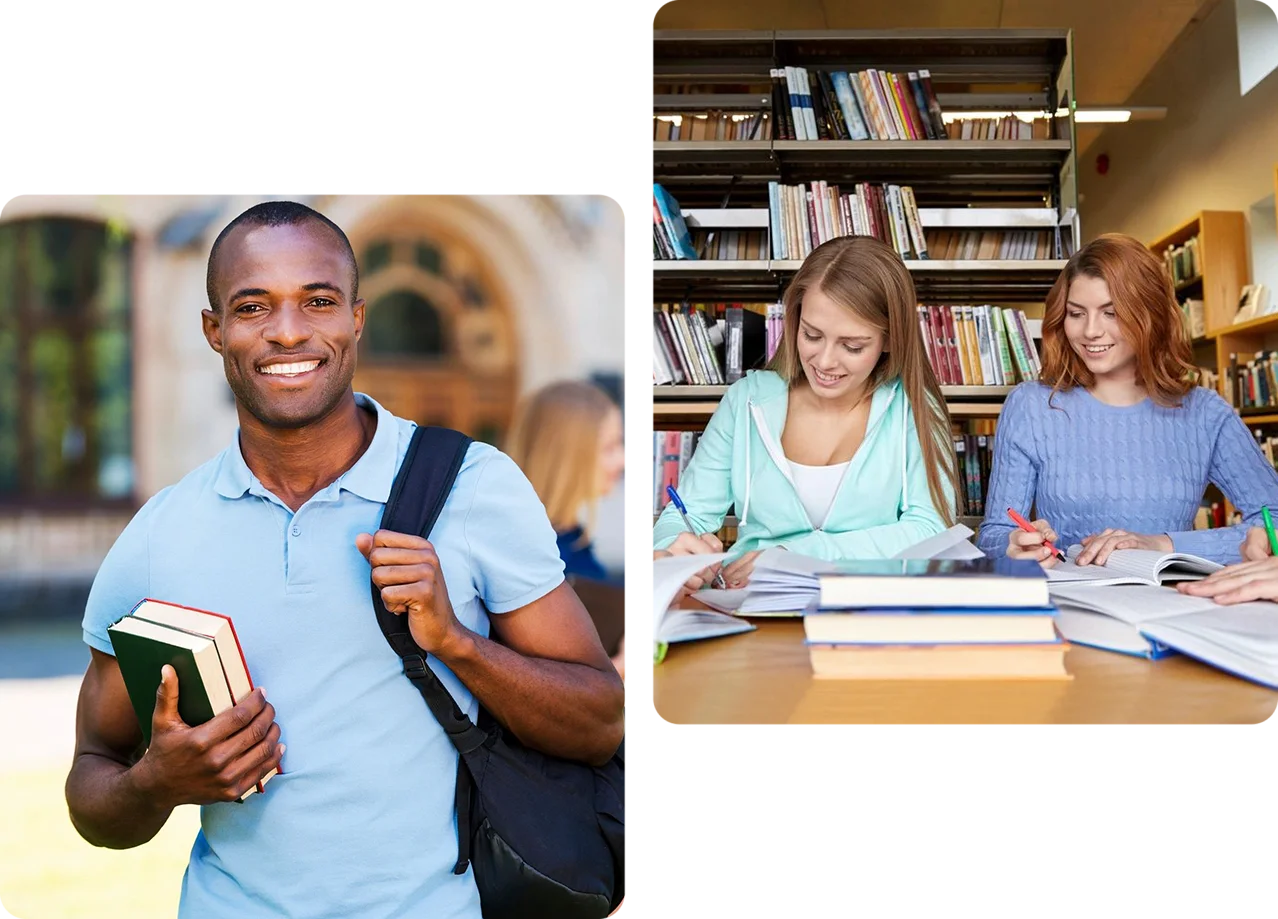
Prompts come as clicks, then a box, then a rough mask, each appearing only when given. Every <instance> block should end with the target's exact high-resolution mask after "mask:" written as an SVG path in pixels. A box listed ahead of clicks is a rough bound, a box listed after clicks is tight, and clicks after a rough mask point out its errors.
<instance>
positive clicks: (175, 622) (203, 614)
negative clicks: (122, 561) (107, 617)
mask: <svg viewBox="0 0 1278 919" xmlns="http://www.w3.org/2000/svg"><path fill="white" fill-rule="evenodd" d="M127 618H132V619H135V620H142V621H143V622H149V623H153V624H155V625H158V626H164V627H166V628H169V629H174V630H176V631H179V632H183V633H186V634H187V635H193V636H198V637H201V638H205V639H208V640H209V641H211V642H212V643H213V645H214V646H215V647H216V648H217V656H218V658H219V660H220V663H221V669H222V676H223V678H224V679H225V680H226V686H227V689H228V690H229V692H230V699H231V704H232V705H234V704H235V703H237V702H239V701H240V700H241V699H243V698H244V697H245V696H247V695H248V694H249V693H251V692H252V691H253V678H252V677H251V676H250V675H249V669H248V661H247V660H246V659H245V657H244V649H243V647H241V645H240V639H239V636H238V635H237V634H236V632H235V623H233V622H232V621H231V618H230V617H229V616H224V615H222V614H221V613H213V612H209V611H208V610H202V609H196V608H195V607H192V606H182V605H180V604H177V603H169V602H168V601H165V600H154V599H151V598H149V597H148V598H147V599H145V600H143V601H142V602H140V603H139V604H138V605H137V606H135V607H133V609H132V610H130V611H129V615H128V616H127V617H126V619H127ZM179 679H180V674H179ZM155 680H156V685H155V686H154V687H152V689H151V693H150V696H149V698H150V703H151V704H152V705H153V704H154V701H155V689H157V688H158V687H159V674H158V673H157V674H156V676H155ZM184 689H185V687H181V686H179V689H178V697H179V699H180V698H181V694H182V692H183V691H184ZM228 707H229V706H228ZM213 714H214V715H217V714H220V712H218V711H214V712H213ZM140 717H141V713H140V712H139V718H140ZM146 726H149V718H148V721H147V724H146V725H144V731H145V727H146ZM275 774H276V772H275V770H271V772H269V773H267V775H266V777H265V778H263V779H262V781H261V782H258V783H257V786H256V788H254V789H250V790H249V792H248V794H252V793H253V791H262V790H263V786H264V785H265V784H266V782H267V781H268V780H270V778H271V776H273V775H275ZM245 797H247V794H246V795H245Z"/></svg>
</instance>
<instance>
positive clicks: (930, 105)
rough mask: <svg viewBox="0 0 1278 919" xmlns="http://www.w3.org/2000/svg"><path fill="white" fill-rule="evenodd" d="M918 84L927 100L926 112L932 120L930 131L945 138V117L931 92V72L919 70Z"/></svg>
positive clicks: (934, 94)
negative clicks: (921, 86) (921, 85)
mask: <svg viewBox="0 0 1278 919" xmlns="http://www.w3.org/2000/svg"><path fill="white" fill-rule="evenodd" d="M919 82H920V83H922V84H923V95H924V96H925V97H926V98H927V112H928V116H929V117H930V118H931V119H932V129H933V130H934V131H938V132H940V134H941V136H945V116H944V113H943V112H942V111H941V103H940V102H938V101H937V100H936V93H935V92H933V90H932V72H931V71H930V70H920V71H919Z"/></svg>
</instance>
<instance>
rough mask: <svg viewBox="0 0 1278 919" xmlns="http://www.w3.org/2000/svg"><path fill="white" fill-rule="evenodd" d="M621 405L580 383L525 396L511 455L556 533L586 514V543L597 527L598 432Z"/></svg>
mask: <svg viewBox="0 0 1278 919" xmlns="http://www.w3.org/2000/svg"><path fill="white" fill-rule="evenodd" d="M617 410H618V409H617V406H616V404H615V403H614V402H613V401H612V400H611V399H610V398H608V395H607V394H606V393H605V392H604V391H603V390H602V389H600V388H599V387H597V386H594V385H592V384H590V383H585V382H581V381H577V380H566V381H564V382H560V383H551V384H550V385H549V386H544V387H542V388H541V389H539V390H537V391H536V392H533V393H531V394H530V395H528V396H525V397H524V398H523V399H522V400H521V401H520V403H519V405H518V406H516V408H515V420H514V421H513V422H512V423H511V426H510V431H509V432H508V433H507V435H506V453H507V455H509V456H510V458H511V459H513V460H514V461H515V462H516V463H517V464H518V465H519V468H520V469H522V470H523V472H524V475H526V476H527V477H528V481H529V482H531V483H532V487H533V489H534V490H536V492H537V497H539V498H540V499H541V503H542V504H544V505H545V506H546V516H547V517H549V518H550V524H551V526H553V527H554V528H555V532H556V533H563V532H565V531H567V530H571V529H572V528H573V527H575V526H577V523H578V519H579V515H580V514H581V509H582V507H583V506H584V507H585V508H586V509H587V522H586V524H585V527H584V530H585V533H584V535H583V540H589V538H590V531H591V530H592V529H593V527H594V520H595V505H596V504H597V503H598V501H599V498H600V497H602V496H601V495H599V494H596V488H597V483H598V481H599V431H600V428H601V427H602V425H603V422H604V419H605V418H607V417H608V413H609V412H613V411H617Z"/></svg>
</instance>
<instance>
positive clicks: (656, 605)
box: [652, 552, 728, 635]
mask: <svg viewBox="0 0 1278 919" xmlns="http://www.w3.org/2000/svg"><path fill="white" fill-rule="evenodd" d="M727 557H728V555H727V553H726V552H721V553H718V554H712V555H671V556H669V557H667V558H655V559H653V560H652V613H653V619H652V632H653V635H657V634H659V633H660V632H661V618H662V617H663V616H664V615H665V614H666V609H667V608H668V607H669V606H670V602H671V601H672V600H674V598H675V595H676V594H678V593H679V588H680V587H682V586H683V584H684V582H685V581H687V580H688V578H690V577H692V576H693V575H694V574H696V573H697V572H698V571H700V570H701V569H702V568H707V567H709V566H710V565H713V564H714V563H715V562H721V561H723V560H724V559H725V558H727Z"/></svg>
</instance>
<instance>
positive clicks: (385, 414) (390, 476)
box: [214, 392, 399, 504]
mask: <svg viewBox="0 0 1278 919" xmlns="http://www.w3.org/2000/svg"><path fill="white" fill-rule="evenodd" d="M355 404H356V405H359V406H364V407H368V408H371V409H373V411H375V412H376V413H377V430H376V431H375V432H374V433H373V440H372V442H371V443H370V444H369V445H368V449H367V450H365V451H364V455H363V456H361V457H360V458H359V459H358V460H356V461H355V465H353V466H351V468H350V469H347V470H346V472H344V473H342V475H340V476H338V478H337V481H336V482H334V483H333V485H330V486H329V488H333V487H334V486H337V487H338V488H344V489H346V490H347V491H349V492H352V493H354V494H356V495H359V496H360V497H361V498H364V499H366V500H368V501H376V502H378V503H380V504H385V503H386V500H387V499H388V498H389V497H390V490H391V484H392V482H394V480H395V471H396V468H397V465H398V462H397V461H398V459H399V437H398V425H396V423H395V416H394V415H392V414H391V413H390V412H389V411H387V410H386V409H384V408H382V406H381V405H379V404H378V403H377V402H376V401H375V400H373V399H371V398H369V397H368V396H366V395H364V393H361V392H357V393H355ZM214 487H215V488H216V489H217V493H218V494H220V495H221V496H222V497H224V498H242V497H244V494H245V493H246V492H249V491H252V492H254V493H255V494H265V489H264V488H263V487H262V484H261V482H259V481H258V479H257V476H255V475H253V471H252V470H251V469H249V467H248V463H246V462H245V461H244V454H243V452H242V451H241V450H240V431H239V428H236V429H235V436H234V437H233V438H232V439H231V443H230V446H228V447H227V448H226V450H225V451H223V454H222V462H221V465H220V468H219V469H218V473H217V479H216V481H215V482H214Z"/></svg>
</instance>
